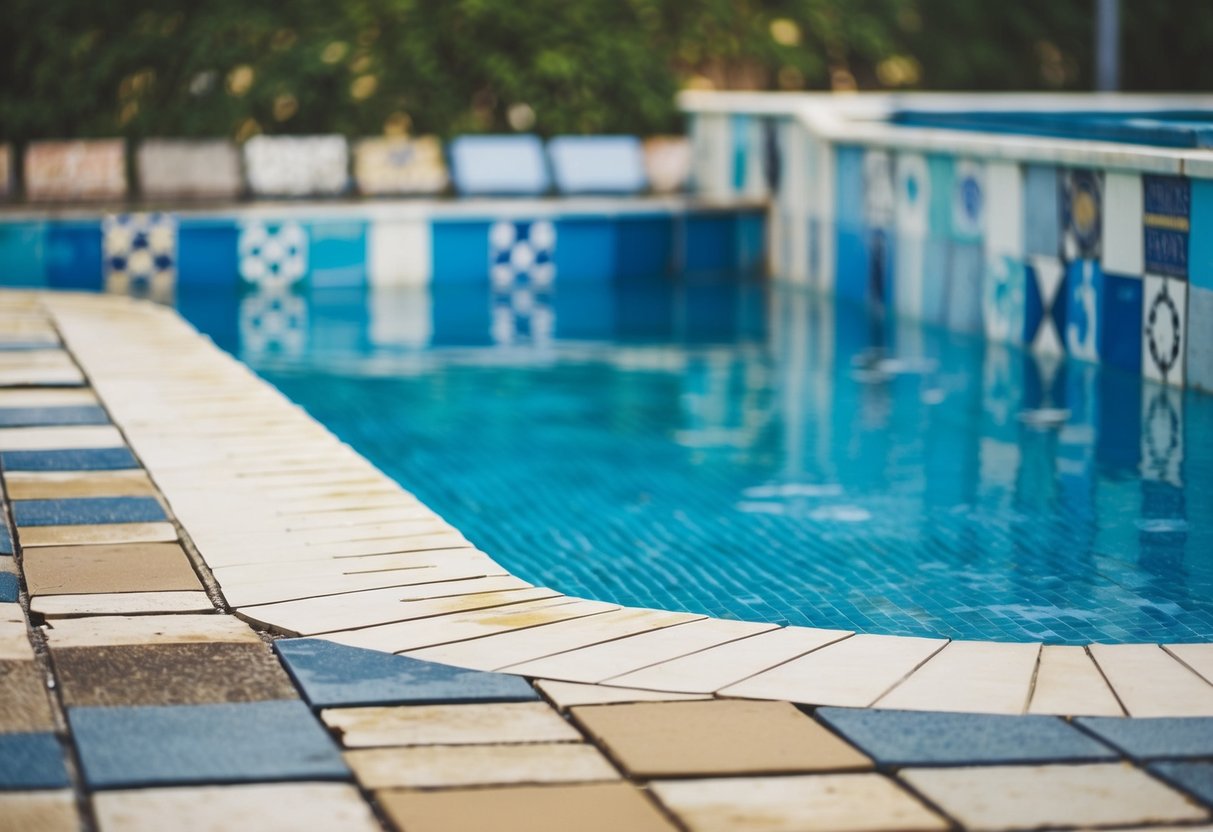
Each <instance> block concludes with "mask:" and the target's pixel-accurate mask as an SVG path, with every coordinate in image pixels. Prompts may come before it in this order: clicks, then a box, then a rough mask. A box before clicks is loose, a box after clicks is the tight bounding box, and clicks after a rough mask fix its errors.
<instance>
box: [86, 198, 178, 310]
mask: <svg viewBox="0 0 1213 832" xmlns="http://www.w3.org/2000/svg"><path fill="white" fill-rule="evenodd" d="M101 229H102V245H103V247H104V251H105V257H104V260H103V266H104V269H105V290H106V291H107V292H111V293H115V294H120V295H131V296H133V297H141V298H152V299H153V300H157V301H160V302H162V303H171V302H172V299H173V294H174V291H175V289H176V284H177V220H176V218H175V217H173V215H172V214H161V213H154V214H148V213H138V214H108V215H106V216H105V218H104V219H103V220H102V221H101Z"/></svg>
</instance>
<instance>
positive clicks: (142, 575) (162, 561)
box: [23, 543, 202, 596]
mask: <svg viewBox="0 0 1213 832" xmlns="http://www.w3.org/2000/svg"><path fill="white" fill-rule="evenodd" d="M23 566H24V568H25V580H26V583H27V585H28V586H29V591H30V595H34V596H37V595H76V594H90V593H107V592H166V591H189V590H195V591H200V590H202V583H201V582H200V581H199V580H198V576H197V575H196V574H194V568H193V566H192V565H191V564H190V561H189V558H188V557H187V556H186V554H185V551H184V550H183V549H182V548H181V546H180V545H178V544H176V543H128V544H117V545H113V546H45V547H38V548H34V549H31V550H29V551H28V552H27V553H26V554H25V560H24V562H23Z"/></svg>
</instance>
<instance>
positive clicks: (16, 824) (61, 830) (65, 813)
mask: <svg viewBox="0 0 1213 832" xmlns="http://www.w3.org/2000/svg"><path fill="white" fill-rule="evenodd" d="M0 830H2V832H33V830H37V832H79V830H80V816H79V814H78V812H77V810H76V795H75V793H74V792H72V791H71V790H70V789H58V790H55V791H33V792H0Z"/></svg>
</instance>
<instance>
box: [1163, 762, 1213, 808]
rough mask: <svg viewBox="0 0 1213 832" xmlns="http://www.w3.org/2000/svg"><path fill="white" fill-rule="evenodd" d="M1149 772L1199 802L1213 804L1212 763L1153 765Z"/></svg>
mask: <svg viewBox="0 0 1213 832" xmlns="http://www.w3.org/2000/svg"><path fill="white" fill-rule="evenodd" d="M1150 771H1151V772H1153V773H1154V774H1157V775H1158V776H1159V777H1161V778H1163V779H1164V780H1166V781H1168V782H1169V783H1173V784H1174V785H1176V786H1179V788H1181V789H1183V790H1184V791H1185V792H1187V793H1188V794H1190V795H1193V796H1195V797H1196V798H1198V799H1199V800H1202V801H1204V802H1205V803H1211V804H1213V762H1209V761H1208V760H1202V761H1199V762H1182V763H1177V762H1171V763H1154V764H1153V765H1152V766H1150Z"/></svg>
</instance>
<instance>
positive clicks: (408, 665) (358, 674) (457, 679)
mask: <svg viewBox="0 0 1213 832" xmlns="http://www.w3.org/2000/svg"><path fill="white" fill-rule="evenodd" d="M274 647H275V649H277V651H278V655H280V656H281V657H282V660H283V661H284V662H285V663H286V668H287V670H288V671H290V674H291V676H292V677H293V678H294V679H295V682H296V683H297V684H298V685H299V687H300V689H302V691H303V695H304V696H305V697H306V698H307V700H308V701H309V702H311V703H312V705H313V706H314V707H317V708H332V707H336V706H352V705H390V704H410V705H422V704H433V703H458V702H522V701H527V700H533V699H538V698H539V697H538V695H537V694H536V693H535V691H534V690H533V689H532V688H531V686H530V685H529V684H528V683H527V681H526V680H525V679H523V678H522V677H520V676H510V675H509V674H505V673H484V672H481V671H478V670H465V669H463V668H460V667H451V666H450V665H445V664H436V663H434V662H426V661H422V660H420V659H411V658H409V657H407V656H393V655H391V654H389V653H381V652H379V651H377V650H363V649H361V648H358V647H347V646H345V645H342V644H334V643H333V642H331V641H324V640H323V639H314V638H300V639H282V640H279V641H277V642H275V643H274Z"/></svg>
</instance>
